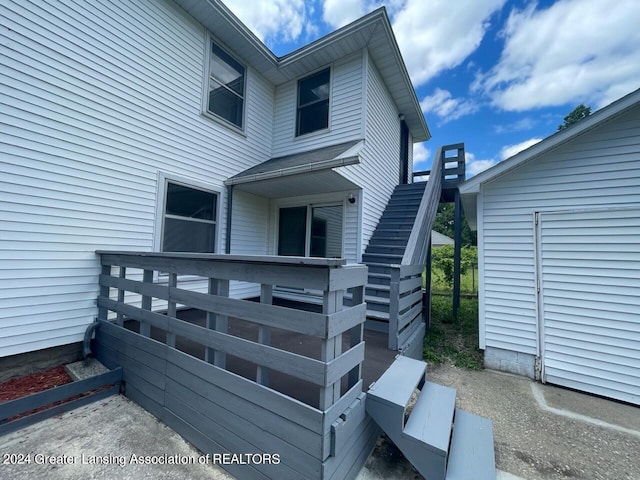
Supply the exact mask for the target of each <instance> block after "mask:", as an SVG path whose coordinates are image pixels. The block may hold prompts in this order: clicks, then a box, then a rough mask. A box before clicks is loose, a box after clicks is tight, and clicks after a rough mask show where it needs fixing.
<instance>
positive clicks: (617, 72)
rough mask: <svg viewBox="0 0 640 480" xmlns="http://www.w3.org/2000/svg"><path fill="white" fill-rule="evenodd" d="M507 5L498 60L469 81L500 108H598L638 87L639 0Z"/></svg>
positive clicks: (578, 0) (575, 0) (512, 109)
mask: <svg viewBox="0 0 640 480" xmlns="http://www.w3.org/2000/svg"><path fill="white" fill-rule="evenodd" d="M536 7H537V5H536V4H535V3H532V4H530V5H529V6H528V7H527V8H525V9H524V10H513V11H512V12H511V14H510V15H509V18H508V20H507V22H506V25H505V28H504V30H503V32H502V35H503V37H504V39H505V46H504V50H503V52H502V55H501V58H500V60H499V62H498V64H497V65H496V66H495V67H494V68H492V69H491V70H490V71H489V72H487V73H485V74H483V75H480V76H479V77H478V78H477V80H476V82H475V88H476V89H477V90H479V91H483V92H484V93H487V94H488V95H489V96H490V97H491V99H492V101H493V103H494V104H495V105H496V106H498V107H500V108H502V109H505V110H511V111H523V110H527V109H531V108H537V107H548V106H559V105H564V104H568V103H574V104H577V103H586V104H591V106H592V107H594V109H595V108H599V107H602V106H604V105H606V104H608V103H610V102H611V101H613V100H615V99H616V98H619V97H621V96H622V95H624V94H626V93H629V92H630V91H632V90H634V89H636V88H638V87H639V86H640V61H638V45H640V28H638V25H640V2H638V1H637V0H618V1H616V2H607V1H603V0H559V1H557V2H556V3H554V4H553V5H551V6H550V7H548V8H546V9H540V10H538V9H536Z"/></svg>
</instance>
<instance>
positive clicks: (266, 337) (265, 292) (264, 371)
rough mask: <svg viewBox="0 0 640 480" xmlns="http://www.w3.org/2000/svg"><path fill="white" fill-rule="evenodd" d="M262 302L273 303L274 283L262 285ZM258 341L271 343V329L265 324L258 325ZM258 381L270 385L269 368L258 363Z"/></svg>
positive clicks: (266, 343)
mask: <svg viewBox="0 0 640 480" xmlns="http://www.w3.org/2000/svg"><path fill="white" fill-rule="evenodd" d="M260 303H266V304H269V305H271V304H272V303H273V285H265V284H263V285H261V286H260ZM258 343H260V344H262V345H269V344H270V343H271V329H270V328H269V327H267V326H265V325H260V326H259V327H258ZM256 382H258V383H259V384H261V385H265V386H268V385H269V369H268V368H267V367H264V366H262V365H258V367H257V369H256Z"/></svg>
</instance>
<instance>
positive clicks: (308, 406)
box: [94, 252, 379, 480]
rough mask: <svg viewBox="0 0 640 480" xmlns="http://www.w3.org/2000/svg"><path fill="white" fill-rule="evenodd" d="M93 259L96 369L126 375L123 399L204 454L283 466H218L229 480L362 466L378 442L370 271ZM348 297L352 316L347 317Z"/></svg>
mask: <svg viewBox="0 0 640 480" xmlns="http://www.w3.org/2000/svg"><path fill="white" fill-rule="evenodd" d="M98 254H99V255H100V262H101V264H102V273H101V275H100V280H99V282H100V296H99V297H98V320H99V322H98V328H97V330H96V337H95V341H94V350H95V355H96V357H97V358H98V359H99V360H100V361H101V362H102V363H104V364H105V365H107V366H108V367H109V368H117V367H122V371H123V380H124V391H125V394H126V395H127V396H128V397H129V398H130V399H132V400H133V401H135V402H137V403H139V404H140V405H142V406H143V407H144V408H146V409H147V410H148V411H150V412H151V413H153V414H154V415H155V416H156V417H157V418H159V419H160V420H162V421H163V422H165V423H166V424H167V425H169V426H170V427H172V428H173V429H174V430H176V431H177V432H178V433H180V434H181V435H182V436H184V437H185V438H186V439H187V440H188V441H189V442H191V443H192V444H193V445H195V446H196V447H197V448H198V449H200V450H201V451H202V452H205V453H212V452H213V453H217V452H235V453H239V452H273V453H277V454H278V455H279V463H270V462H264V463H261V464H252V465H224V468H225V469H227V470H229V471H230V472H231V473H232V474H233V475H235V476H236V477H237V478H251V479H254V478H261V479H267V478H269V479H270V478H273V479H276V478H277V479H291V480H293V479H299V478H308V479H310V480H313V479H318V480H322V479H325V478H326V479H329V478H344V477H345V475H347V472H348V471H349V470H350V469H351V468H352V467H353V465H356V464H357V465H361V463H358V462H360V461H361V462H362V463H363V462H364V459H365V457H362V455H365V452H366V454H368V452H369V451H370V450H371V448H373V444H374V443H375V440H376V438H377V436H378V435H379V430H378V427H377V426H376V425H375V422H373V420H371V419H370V418H369V417H367V416H366V415H365V413H364V412H365V410H364V408H365V401H364V400H365V397H366V394H365V393H363V391H362V378H361V374H362V362H363V360H364V339H363V326H364V321H365V314H366V304H365V303H364V286H365V283H366V280H367V268H366V266H362V265H346V262H345V261H344V260H340V259H319V258H296V257H259V256H235V255H208V254H169V253H132V252H98ZM196 278H201V279H204V280H203V281H199V280H196ZM233 281H240V282H249V283H251V284H253V288H252V289H248V287H249V286H248V285H246V284H242V285H240V286H241V287H242V291H244V292H247V291H249V290H251V291H253V292H255V293H256V296H255V298H253V299H248V300H243V299H238V298H231V297H230V295H229V293H230V291H233V289H234V287H235V284H233V283H231V284H230V282H233ZM203 284H204V289H202V288H201V286H202V285H203ZM276 285H277V286H283V287H298V288H305V289H310V290H313V291H314V292H317V291H320V292H322V293H321V294H322V300H323V301H322V305H321V306H318V305H313V306H310V305H302V304H299V303H297V304H296V303H291V302H290V303H288V304H286V305H276V304H275V303H276V301H274V298H273V289H274V287H275V286H276ZM198 288H199V289H200V291H198ZM347 291H348V292H349V294H350V296H351V297H352V298H353V306H345V305H344V304H343V298H344V295H345V293H346V292H347ZM183 308H185V309H186V310H183ZM354 462H355V463H354ZM358 468H359V467H358Z"/></svg>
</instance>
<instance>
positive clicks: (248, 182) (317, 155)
mask: <svg viewBox="0 0 640 480" xmlns="http://www.w3.org/2000/svg"><path fill="white" fill-rule="evenodd" d="M363 146H364V140H352V141H350V142H345V143H340V144H337V145H331V146H328V147H322V148H317V149H314V150H309V151H306V152H299V153H294V154H291V155H284V156H281V157H274V158H270V159H269V160H266V161H264V162H262V163H260V164H258V165H255V166H253V167H251V168H248V169H247V170H245V171H243V172H240V173H238V174H237V175H234V176H233V177H230V178H229V179H227V180H226V181H225V185H233V186H235V187H236V188H238V190H244V191H247V192H250V193H253V194H256V195H260V196H263V197H267V198H279V197H288V196H295V195H309V194H314V193H324V192H336V191H344V190H349V189H352V188H359V187H358V185H356V184H354V183H353V182H351V181H349V180H347V179H346V178H344V177H343V176H342V175H340V174H338V173H336V172H335V171H333V169H334V168H337V167H344V166H347V165H355V164H357V163H360V157H359V153H360V150H362V147H363Z"/></svg>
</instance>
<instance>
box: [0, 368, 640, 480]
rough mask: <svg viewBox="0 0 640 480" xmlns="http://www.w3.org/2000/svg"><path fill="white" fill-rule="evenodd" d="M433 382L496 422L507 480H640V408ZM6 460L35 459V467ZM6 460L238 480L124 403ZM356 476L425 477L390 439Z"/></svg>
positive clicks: (92, 472)
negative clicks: (456, 391)
mask: <svg viewBox="0 0 640 480" xmlns="http://www.w3.org/2000/svg"><path fill="white" fill-rule="evenodd" d="M428 376H429V379H430V380H431V381H435V382H437V383H441V384H443V385H448V386H451V387H454V388H457V389H458V406H459V407H461V408H464V409H465V410H468V411H471V412H473V413H477V414H480V415H483V416H486V417H489V418H491V419H492V420H493V424H494V435H495V448H496V463H497V467H498V469H499V473H498V479H500V480H517V479H526V480H538V479H540V480H556V479H557V480H567V479H585V480H591V479H594V480H596V479H597V480H600V479H612V480H613V479H615V480H638V479H640V453H639V452H640V408H638V407H633V406H629V405H623V404H620V403H616V402H612V401H608V400H604V399H601V398H596V397H592V396H589V395H585V394H580V393H576V392H573V391H569V390H565V389H561V388H557V387H552V386H547V385H540V384H537V383H534V382H531V381H529V380H527V379H525V378H521V377H516V376H513V375H506V374H501V373H496V372H491V371H480V372H476V371H469V370H462V369H457V368H455V367H450V366H435V367H432V368H430V369H429V372H428ZM5 454H22V455H28V454H31V456H30V457H29V458H30V463H23V464H20V465H18V464H16V461H17V460H19V459H18V458H15V457H9V458H8V462H7V463H5V462H2V461H3V460H5ZM0 455H2V458H0V479H3V480H5V479H6V480H13V479H16V480H17V479H24V478H29V479H32V480H39V479H42V480H45V479H47V480H48V479H51V480H62V479H64V480H76V479H77V480H80V479H82V480H84V479H124V480H126V479H131V480H134V479H135V480H138V479H140V480H144V479H161V480H162V479H231V478H233V477H231V476H229V475H228V474H226V473H225V472H224V470H222V469H221V468H220V467H218V466H215V465H213V464H212V463H213V462H212V459H211V456H209V457H207V456H206V454H205V455H203V453H201V452H199V451H197V450H195V449H194V448H193V447H192V446H191V445H189V444H188V443H187V442H185V441H184V440H183V439H182V438H181V437H180V436H179V435H177V434H176V433H175V432H173V431H172V430H171V429H169V428H168V427H166V426H165V425H163V424H162V423H161V422H159V421H158V420H156V419H155V418H154V417H153V416H152V415H150V414H149V413H147V412H146V411H144V410H143V409H141V408H140V407H138V406H137V405H135V404H134V403H132V402H130V401H129V400H128V399H126V398H124V397H122V396H114V397H111V398H109V399H106V400H102V401H98V402H95V403H93V404H90V405H87V406H85V407H81V408H78V409H76V410H73V411H71V412H68V413H66V414H63V415H61V416H58V417H55V418H52V419H49V420H46V421H43V422H40V423H38V424H36V425H32V426H31V427H27V428H25V429H23V430H20V431H18V432H15V433H12V434H9V435H5V436H3V437H0ZM136 460H137V462H138V463H136ZM12 462H13V464H12ZM56 462H61V463H62V464H58V465H55V464H51V463H56ZM63 462H67V463H66V464H65V463H63ZM96 462H98V463H97V464H96ZM160 462H161V463H160ZM176 462H178V463H180V465H174V464H173V463H176ZM200 462H202V463H200ZM358 478H359V480H372V479H376V480H377V479H385V480H386V479H420V478H421V477H420V475H419V474H418V473H417V472H416V471H415V470H414V469H413V468H412V467H411V465H410V464H408V462H406V460H404V458H403V457H402V454H401V453H400V452H399V451H398V450H397V449H396V448H395V447H394V446H393V444H390V443H389V442H388V441H387V440H386V438H384V437H383V438H382V439H381V440H380V441H379V442H378V445H377V446H376V449H375V450H374V452H373V454H372V455H371V456H370V457H369V459H368V460H367V463H366V465H365V467H364V468H363V470H362V471H361V473H360V475H359V477H358Z"/></svg>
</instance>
